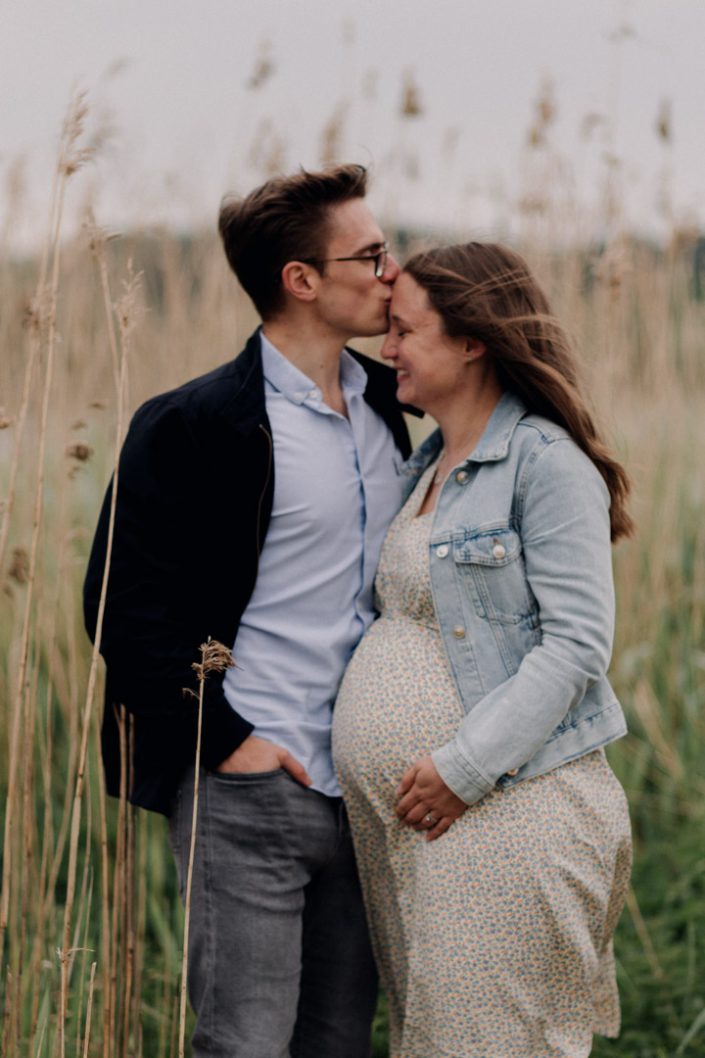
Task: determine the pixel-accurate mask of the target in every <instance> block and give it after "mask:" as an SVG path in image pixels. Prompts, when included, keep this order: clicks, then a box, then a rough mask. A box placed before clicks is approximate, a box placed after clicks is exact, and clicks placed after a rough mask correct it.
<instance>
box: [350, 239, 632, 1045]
mask: <svg viewBox="0 0 705 1058" xmlns="http://www.w3.org/2000/svg"><path fill="white" fill-rule="evenodd" d="M383 356H384V357H385V358H386V359H387V360H389V361H390V362H391V363H392V365H393V366H394V367H395V368H396V370H397V376H398V396H399V399H400V401H402V402H403V403H405V404H412V405H415V406H416V407H419V408H423V409H424V410H425V411H427V412H429V413H430V414H431V415H432V416H433V417H434V418H435V420H436V421H437V423H438V424H439V429H438V430H437V431H436V432H435V433H434V434H432V435H431V436H430V437H429V438H428V439H427V440H426V441H425V442H424V443H423V444H422V445H421V447H420V448H419V449H418V451H417V452H416V453H415V454H414V456H412V458H411V460H410V461H409V462H408V464H407V465H406V468H405V476H406V496H407V497H408V499H407V500H406V503H405V506H404V507H403V509H402V510H401V512H400V513H399V515H398V516H397V518H396V520H395V521H394V522H393V524H392V527H391V528H390V530H389V533H388V536H387V539H386V542H385V545H384V548H383V551H382V557H381V563H380V568H379V572H378V576H377V596H378V608H379V611H380V616H379V619H378V620H377V621H376V622H375V623H374V624H373V626H372V627H371V629H370V630H369V632H368V633H367V635H366V637H365V638H364V640H363V641H362V643H361V644H360V646H359V647H358V650H357V652H356V654H355V655H354V657H353V659H352V661H351V663H350V666H349V668H348V670H347V673H346V675H345V678H344V680H343V683H342V686H341V689H340V694H339V697H338V701H337V704H336V709H335V721H334V753H335V758H336V764H337V768H338V772H339V776H340V781H341V784H342V786H343V791H344V794H345V797H346V801H347V805H348V811H349V814H350V820H351V823H352V827H353V833H354V836H355V844H356V851H357V856H358V864H359V868H360V873H361V877H362V882H363V888H364V892H365V898H366V902H367V908H368V915H369V919H370V924H371V930H372V936H373V944H374V947H375V953H376V958H377V961H378V965H379V969H380V973H381V978H382V983H383V986H384V989H385V991H386V994H387V997H388V1001H389V1018H390V1047H391V1055H392V1058H582V1056H584V1055H588V1054H589V1053H590V1050H591V1047H592V1037H593V1033H601V1034H603V1035H606V1036H615V1035H616V1034H617V1032H618V1030H619V999H618V995H617V988H616V982H615V969H614V960H613V954H612V933H613V931H614V927H615V925H616V922H617V919H618V917H619V914H620V911H621V908H622V905H623V902H624V898H625V894H626V891H627V885H628V878H629V871H630V865H631V842H630V830H629V818H628V813H627V806H626V801H625V797H624V793H623V790H622V788H621V786H620V784H619V782H618V781H617V779H616V777H615V776H614V774H613V772H612V771H611V769H610V767H609V764H608V763H607V760H606V758H605V754H604V748H603V747H604V746H605V745H606V744H607V743H609V742H612V741H613V740H614V739H617V738H619V737H621V736H622V735H623V734H624V733H625V723H624V717H623V714H622V710H621V707H620V705H619V703H618V702H617V700H616V698H615V695H614V692H613V691H612V688H611V687H610V684H609V682H608V680H607V678H606V671H607V667H608V664H609V659H610V652H611V645H612V635H613V624H614V595H613V585H612V568H611V553H610V541H611V540H612V541H614V540H617V539H618V538H619V537H621V536H624V535H628V534H629V532H630V531H631V528H632V526H631V521H630V518H629V516H628V514H627V511H626V506H625V503H626V497H627V493H628V489H629V484H628V479H627V476H626V474H625V472H624V470H623V469H622V467H621V466H620V465H619V464H618V463H617V462H616V461H615V459H614V458H613V457H612V456H611V455H610V453H609V451H608V449H607V447H606V445H605V444H604V442H603V441H602V440H601V439H600V437H599V435H598V433H597V430H596V428H595V425H594V423H593V420H592V418H591V415H590V413H589V411H588V409H587V407H586V404H585V400H584V397H583V395H582V393H581V389H580V386H579V383H578V379H577V371H576V365H575V361H574V358H573V354H572V353H571V351H570V348H569V345H568V342H567V339H566V337H565V334H564V332H563V331H562V329H561V328H560V326H559V325H558V324H557V322H556V321H555V319H554V318H553V317H552V316H551V315H550V310H549V307H548V304H547V302H546V299H545V297H544V295H543V293H542V291H541V289H540V288H539V286H538V285H537V283H536V281H535V280H534V279H533V277H532V276H531V274H530V272H529V270H528V268H527V266H526V264H525V262H524V261H523V259H522V258H521V257H519V256H518V255H517V254H515V253H513V252H512V251H510V250H508V249H506V248H504V247H501V246H497V245H492V244H479V243H469V244H467V245H462V246H451V247H447V248H444V249H440V250H433V251H430V252H427V253H424V254H420V255H417V256H415V257H414V258H412V260H411V261H410V262H409V263H408V264H407V265H406V268H405V269H404V271H403V273H402V274H401V276H400V277H399V279H398V280H397V282H396V285H395V288H394V295H393V300H392V324H391V329H390V332H389V335H388V337H387V339H386V342H385V345H384V349H383Z"/></svg>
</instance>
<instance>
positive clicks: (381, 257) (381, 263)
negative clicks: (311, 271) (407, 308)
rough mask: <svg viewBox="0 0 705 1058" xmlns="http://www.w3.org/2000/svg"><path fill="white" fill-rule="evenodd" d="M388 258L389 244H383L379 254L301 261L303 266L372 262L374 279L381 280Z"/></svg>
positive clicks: (311, 258) (314, 258)
mask: <svg viewBox="0 0 705 1058" xmlns="http://www.w3.org/2000/svg"><path fill="white" fill-rule="evenodd" d="M388 257H389V243H387V242H385V243H384V244H383V245H382V249H381V250H380V251H379V253H366V254H358V255H357V256H355V257H306V258H303V259H302V263H303V264H329V263H332V262H333V261H374V263H375V279H381V278H382V276H383V275H384V273H385V270H386V268H387V259H388Z"/></svg>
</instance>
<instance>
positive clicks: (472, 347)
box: [465, 338, 487, 363]
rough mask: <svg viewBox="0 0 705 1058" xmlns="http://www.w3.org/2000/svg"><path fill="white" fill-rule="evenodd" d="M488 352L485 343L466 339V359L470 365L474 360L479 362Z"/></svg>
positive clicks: (474, 339) (476, 339)
mask: <svg viewBox="0 0 705 1058" xmlns="http://www.w3.org/2000/svg"><path fill="white" fill-rule="evenodd" d="M486 351H487V350H486V347H485V343H484V342H481V341H480V339H479V338H466V339H465V359H466V361H467V362H468V363H471V362H472V361H473V360H479V359H480V357H481V356H484V354H485V353H486Z"/></svg>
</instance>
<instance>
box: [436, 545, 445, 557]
mask: <svg viewBox="0 0 705 1058" xmlns="http://www.w3.org/2000/svg"><path fill="white" fill-rule="evenodd" d="M447 557H448V545H447V544H439V546H438V547H437V548H436V558H447Z"/></svg>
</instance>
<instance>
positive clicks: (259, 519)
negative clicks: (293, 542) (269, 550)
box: [255, 423, 274, 564]
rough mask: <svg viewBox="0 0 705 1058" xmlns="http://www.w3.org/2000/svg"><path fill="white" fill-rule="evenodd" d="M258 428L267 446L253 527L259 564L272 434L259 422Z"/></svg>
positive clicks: (270, 460) (272, 447)
mask: <svg viewBox="0 0 705 1058" xmlns="http://www.w3.org/2000/svg"><path fill="white" fill-rule="evenodd" d="M258 428H259V429H260V430H261V431H262V433H263V434H264V436H265V437H266V438H267V448H268V459H267V474H266V476H265V479H264V485H263V486H262V492H261V493H260V497H259V502H258V503H257V524H256V527H255V547H256V551H257V563H258V564H259V557H260V555H261V554H262V548H261V547H260V542H259V537H260V525H261V524H262V501H263V500H264V494H265V492H266V491H267V486H268V485H269V479H270V477H271V476H272V454H273V449H274V445H273V442H272V435H271V434H270V433H269V431H268V430H267V429H266V428H265V427H264V426H262V423H260V424H259V427H258Z"/></svg>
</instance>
